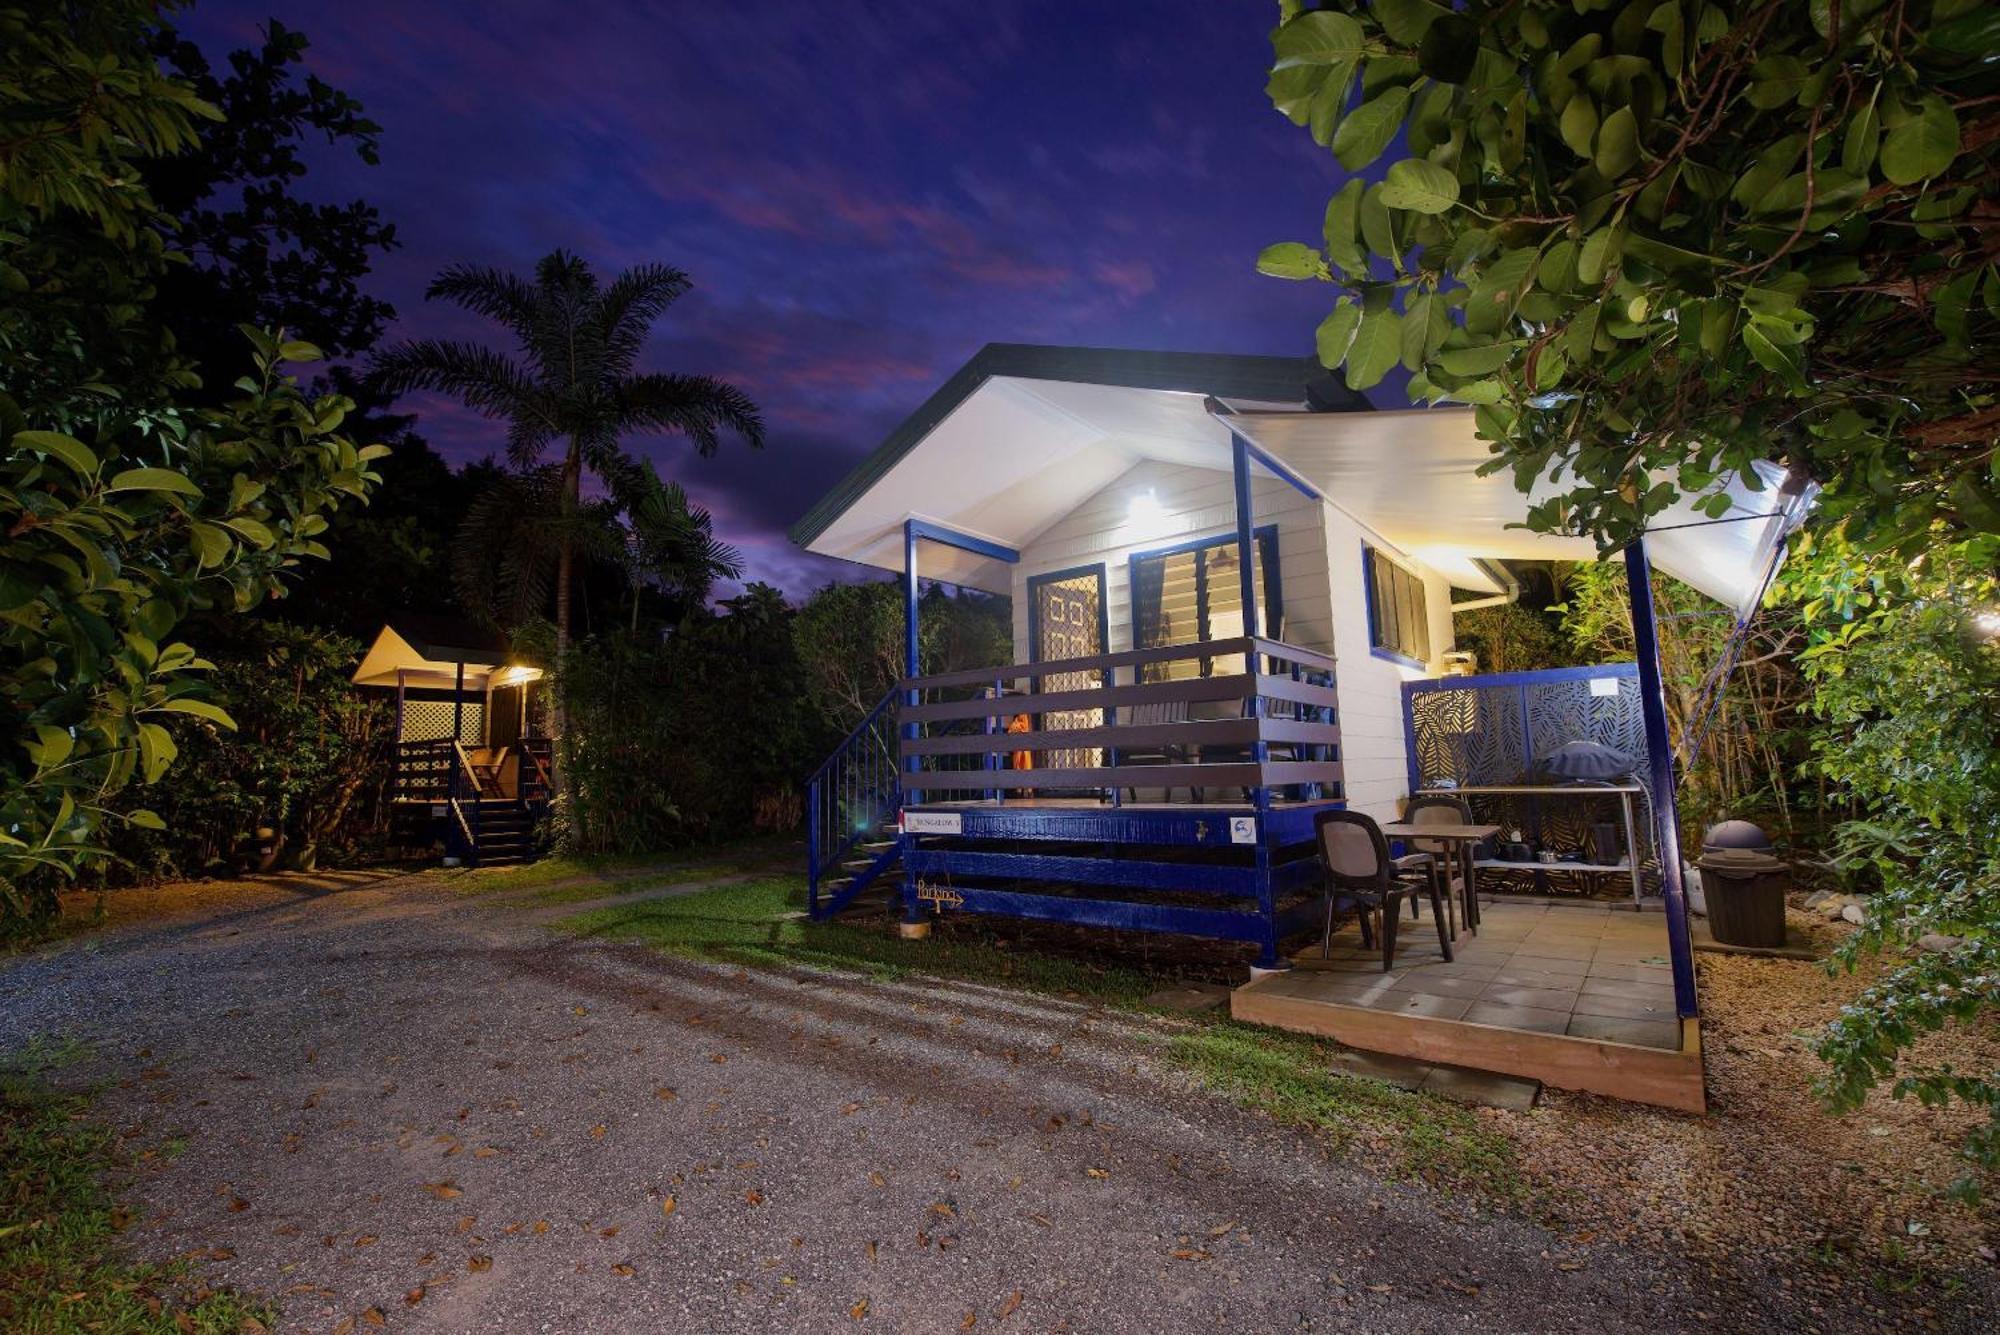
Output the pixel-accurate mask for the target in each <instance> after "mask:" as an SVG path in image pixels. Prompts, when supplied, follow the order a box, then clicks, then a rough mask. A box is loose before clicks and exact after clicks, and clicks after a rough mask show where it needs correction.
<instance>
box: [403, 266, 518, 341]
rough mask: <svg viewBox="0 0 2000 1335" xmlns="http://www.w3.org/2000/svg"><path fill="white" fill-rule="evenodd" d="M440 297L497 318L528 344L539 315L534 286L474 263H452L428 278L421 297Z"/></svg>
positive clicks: (489, 317)
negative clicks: (430, 278)
mask: <svg viewBox="0 0 2000 1335" xmlns="http://www.w3.org/2000/svg"><path fill="white" fill-rule="evenodd" d="M440 297H441V298H443V299H444V300H446V301H449V302H452V303H454V304H455V305H458V306H462V307H464V308H465V309H466V310H469V311H471V312H472V313H473V314H475V315H483V316H485V317H486V318H487V319H489V320H497V321H499V322H500V323H501V324H503V325H505V326H506V327H507V328H508V330H510V331H511V332H512V333H513V335H514V337H515V338H517V339H519V340H520V341H521V343H522V345H523V346H529V345H530V344H531V342H532V339H533V337H534V332H535V323H536V321H537V319H538V318H539V315H540V312H539V304H540V303H539V300H538V297H537V294H536V292H535V289H534V287H533V286H531V285H530V284H528V283H524V282H522V281H521V280H520V279H519V278H516V277H515V276H514V275H513V274H510V273H508V272H506V271H505V270H503V269H493V268H488V267H487V266H485V265H478V264H454V265H452V266H451V267H450V268H448V269H446V270H444V271H443V272H442V273H440V274H438V276H437V277H436V278H433V279H432V280H431V285H430V286H429V287H427V288H425V289H424V299H425V300H427V301H429V300H435V299H437V298H440Z"/></svg>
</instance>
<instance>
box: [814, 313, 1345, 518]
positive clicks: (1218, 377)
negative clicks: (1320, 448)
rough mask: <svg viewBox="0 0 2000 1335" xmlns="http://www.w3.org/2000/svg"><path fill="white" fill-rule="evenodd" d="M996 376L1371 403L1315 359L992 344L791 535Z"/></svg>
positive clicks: (866, 484) (832, 508)
mask: <svg viewBox="0 0 2000 1335" xmlns="http://www.w3.org/2000/svg"><path fill="white" fill-rule="evenodd" d="M996 376H1006V377H1012V378H1016V379H1021V380H1046V381H1055V382H1059V383H1068V384H1078V385H1107V386H1113V387H1117V388H1121V389H1150V390H1170V391H1175V392H1179V393H1184V394H1201V395H1209V396H1212V397H1214V398H1218V399H1242V400H1247V401H1254V402H1259V403H1273V404H1304V403H1306V402H1307V401H1308V399H1310V400H1311V401H1312V405H1313V406H1314V407H1315V408H1318V409H1321V410H1334V411H1355V410H1366V409H1367V407H1368V401H1367V400H1366V399H1365V398H1363V397H1362V396H1361V395H1360V394H1359V393H1357V392H1355V391H1354V390H1351V389H1348V388H1347V387H1346V386H1345V385H1343V384H1341V383H1339V382H1338V381H1337V380H1334V379H1333V378H1332V377H1330V376H1328V375H1327V373H1326V371H1325V370H1324V369H1322V368H1321V366H1320V364H1319V363H1318V362H1317V361H1315V360H1314V359H1312V358H1310V357H1253V356H1246V355H1244V354H1240V353H1228V352H1144V351H1138V350H1134V349H1129V348H1067V347H1056V346H1052V345H1045V344H1036V343H988V344H987V345H986V346H985V347H983V348H981V349H980V350H979V351H978V353H976V354H975V355H974V356H973V358H972V360H971V361H969V362H967V363H966V364H965V365H963V366H961V367H959V368H958V370H957V371H956V372H954V373H953V374H952V376H951V378H950V379H949V380H947V381H945V382H944V384H942V385H940V386H939V387H938V389H937V392H936V393H934V394H932V395H931V396H930V397H929V398H928V399H925V400H924V402H923V404H922V405H921V406H920V407H919V408H918V409H917V410H916V411H915V412H913V413H911V414H910V415H909V416H908V417H906V418H904V419H903V421H902V422H901V423H900V424H899V425H898V426H897V427H896V429H895V430H894V431H891V432H890V433H889V434H888V436H887V437H885V438H884V439H883V441H882V443H881V444H880V445H878V446H876V448H875V452H874V453H872V454H870V455H869V456H868V457H867V458H866V459H863V460H862V461H861V462H860V464H859V465H857V466H856V467H855V469H854V471H853V472H851V473H849V474H848V475H847V476H846V477H844V478H842V479H841V481H840V484H839V485H838V486H836V487H835V488H834V489H833V490H832V491H830V492H828V493H827V494H826V496H825V497H824V498H822V499H821V500H820V502H819V503H818V504H817V505H815V506H813V508H812V509H810V510H808V511H807V512H806V513H805V516H804V517H803V518H802V519H800V520H799V521H798V523H796V524H794V525H792V529H791V539H792V541H793V542H795V543H797V544H798V545H799V546H801V547H810V546H811V545H812V543H813V541H814V539H816V538H818V537H819V536H820V535H821V534H823V533H825V532H826V530H827V529H828V528H829V527H831V526H832V524H833V522H834V521H835V520H837V519H838V518H840V516H841V515H842V514H844V513H845V512H846V511H847V509H848V507H850V506H851V505H853V504H854V502H855V501H857V500H859V499H860V498H861V497H862V496H863V495H864V494H865V493H866V492H867V491H868V489H869V488H870V487H872V486H874V485H875V483H877V482H878V481H880V480H881V479H882V478H883V477H885V476H887V474H888V473H889V471H890V470H891V469H893V468H894V467H895V466H896V464H897V463H898V462H900V461H901V460H902V458H903V457H904V456H905V455H907V454H908V453H909V452H910V451H911V450H913V449H915V448H916V447H917V445H918V443H919V442H921V441H922V440H923V439H924V437H925V436H928V435H929V434H930V433H931V431H932V430H933V429H934V428H935V427H937V426H938V425H939V424H940V423H942V422H943V421H944V420H945V419H946V418H947V417H949V416H951V414H952V412H953V411H954V410H955V409H957V408H958V406H959V405H960V404H962V403H964V402H965V401H966V400H967V399H969V398H971V397H972V396H973V395H974V394H975V393H976V392H978V390H979V389H980V387H981V386H983V385H984V384H985V383H986V382H987V381H988V380H990V379H992V378H994V377H996Z"/></svg>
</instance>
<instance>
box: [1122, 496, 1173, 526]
mask: <svg viewBox="0 0 2000 1335" xmlns="http://www.w3.org/2000/svg"><path fill="white" fill-rule="evenodd" d="M1166 513H1167V512H1166V511H1165V510H1164V509H1163V508H1161V506H1160V498H1159V497H1158V496H1157V495H1155V494H1154V492H1153V489H1152V488H1151V487H1148V488H1147V489H1146V490H1144V491H1142V492H1140V493H1139V494H1138V495H1136V496H1134V497H1133V498H1132V504H1131V506H1130V508H1129V510H1128V511H1127V517H1128V518H1129V519H1130V520H1131V521H1132V522H1133V523H1134V524H1136V525H1138V526H1139V527H1141V528H1150V527H1152V526H1153V525H1154V524H1157V523H1159V522H1160V520H1161V519H1163V518H1165V517H1166Z"/></svg>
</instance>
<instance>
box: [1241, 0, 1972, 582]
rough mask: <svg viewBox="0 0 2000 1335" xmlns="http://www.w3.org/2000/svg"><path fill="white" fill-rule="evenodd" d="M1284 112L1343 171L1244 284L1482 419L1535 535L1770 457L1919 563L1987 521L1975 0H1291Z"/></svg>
mask: <svg viewBox="0 0 2000 1335" xmlns="http://www.w3.org/2000/svg"><path fill="white" fill-rule="evenodd" d="M1279 13H1280V20H1281V21H1280V24H1279V26H1278V27H1277V29H1276V30H1275V31H1274V32H1273V33H1272V47H1273V50H1274V52H1275V56H1276V60H1275V63H1274V65H1273V68H1272V71H1271V76H1270V82H1269V84H1268V86H1267V92H1268V93H1269V95H1270V97H1271V100H1272V102H1273V104H1274V105H1275V106H1276V107H1277V108H1278V110H1280V111H1281V112H1283V113H1284V114H1285V115H1286V116H1288V117H1289V118H1290V119H1291V120H1292V121H1293V122H1294V123H1296V124H1298V125H1300V126H1303V127H1305V128H1306V129H1307V130H1308V131H1309V132H1310V133H1311V135H1312V136H1313V138H1314V140H1315V141H1316V142H1317V143H1319V144H1321V145H1323V146H1325V147H1326V148H1327V149H1328V150H1329V151H1330V152H1331V153H1332V155H1333V156H1334V158H1335V159H1336V160H1337V161H1338V162H1339V164H1340V165H1341V166H1342V167H1343V168H1345V169H1346V170H1347V171H1349V172H1356V173H1359V172H1363V171H1364V170H1369V169H1372V168H1373V167H1374V165H1375V164H1376V163H1377V162H1378V160H1380V159H1381V158H1382V157H1383V156H1384V155H1385V154H1387V153H1388V152H1389V151H1390V149H1391V147H1392V145H1396V144H1398V143H1400V144H1402V145H1403V146H1405V147H1406V148H1407V155H1406V156H1402V157H1399V158H1397V159H1396V160H1394V161H1392V162H1390V163H1389V165H1388V166H1387V168H1386V171H1385V172H1384V173H1383V174H1382V176H1381V179H1379V180H1374V181H1372V182H1371V181H1370V180H1367V179H1364V178H1363V177H1362V176H1359V175H1357V176H1354V177H1352V178H1350V179H1349V180H1348V181H1347V182H1346V184H1344V185H1343V186H1342V187H1341V189H1340V190H1339V191H1338V192H1337V193H1336V194H1335V195H1334V196H1333V198H1332V200H1331V201H1330V202H1329V204H1328V205H1327V209H1326V214H1325V219H1324V226H1323V234H1322V236H1321V237H1320V238H1318V239H1316V240H1314V241H1311V242H1284V243H1281V244H1278V245H1274V246H1271V247H1269V248H1267V249H1266V250H1265V251H1264V252H1263V253H1262V255H1261V256H1260V257H1259V260H1258V267H1259V268H1260V269H1261V270H1262V271H1263V272H1265V273H1268V274H1273V275H1276V276H1279V277H1283V278H1292V279H1317V280H1321V281H1325V282H1330V283H1333V284H1335V285H1337V286H1339V287H1341V288H1342V289H1343V292H1342V295H1341V296H1340V297H1339V298H1337V300H1336V301H1335V304H1334V307H1333V310H1332V311H1331V312H1330V313H1329V314H1328V316H1327V317H1326V319H1325V321H1324V322H1323V323H1322V324H1321V325H1320V327H1319V330H1318V336H1317V341H1318V351H1319V356H1320V360H1321V361H1322V362H1324V363H1325V364H1326V365H1327V366H1329V367H1344V368H1345V373H1346V378H1347V382H1348V384H1349V385H1351V386H1354V387H1356V388H1366V387H1368V386H1372V385H1374V384H1377V383H1378V382H1380V381H1382V380H1383V379H1384V377H1385V376H1387V375H1388V374H1389V372H1390V371H1391V370H1392V369H1393V368H1395V367H1396V366H1397V365H1398V364H1400V365H1401V366H1403V367H1404V368H1406V369H1407V370H1408V371H1409V372H1410V373H1411V378H1410V394H1411V397H1412V400H1413V401H1416V400H1432V401H1452V402H1457V403H1466V404H1472V405H1474V406H1475V412H1476V417H1477V421H1478V427H1479V431H1480V434H1481V436H1482V437H1484V438H1485V439H1486V440H1487V441H1489V442H1490V444H1491V449H1492V451H1493V455H1494V457H1493V458H1492V459H1491V460H1490V461H1489V462H1488V464H1487V465H1486V467H1487V469H1488V471H1499V470H1506V471H1511V472H1512V474H1513V475H1514V477H1515V479H1516V481H1517V482H1518V483H1519V485H1520V486H1521V489H1522V490H1523V491H1526V490H1528V489H1529V488H1530V486H1531V485H1533V484H1534V483H1535V482H1536V481H1537V480H1538V479H1543V478H1548V479H1551V480H1553V481H1555V482H1557V483H1559V484H1560V485H1559V486H1558V487H1556V488H1555V489H1554V490H1553V494H1550V495H1548V496H1547V497H1546V499H1543V500H1540V501H1539V502H1538V503H1537V504H1536V505H1535V506H1534V507H1533V508H1532V511H1531V515H1530V523H1531V526H1532V527H1534V528H1537V529H1539V530H1542V531H1548V532H1565V533H1576V534H1588V535H1591V536H1594V537H1596V538H1597V539H1598V541H1599V542H1600V544H1601V545H1602V546H1604V547H1606V548H1610V547H1614V546H1617V545H1619V544H1620V543H1622V542H1623V541H1624V540H1626V539H1628V538H1629V537H1631V536H1632V535H1633V534H1635V533H1637V532H1639V531H1641V530H1642V529H1643V528H1644V526H1645V524H1646V521H1647V520H1648V518H1649V517H1651V516H1654V515H1657V514H1658V513H1659V512H1660V511H1661V510H1663V509H1664V508H1665V507H1666V506H1668V505H1669V504H1671V503H1672V502H1673V501H1674V500H1676V499H1677V498H1678V497H1679V496H1681V495H1684V494H1685V495H1694V496H1698V497H1700V498H1701V499H1700V500H1699V501H1698V502H1697V503H1698V505H1700V506H1701V507H1702V508H1703V509H1704V511H1705V512H1706V513H1708V514H1710V515H1712V516H1716V515H1720V514H1722V513H1723V512H1724V510H1725V509H1726V507H1727V504H1728V502H1727V500H1726V498H1725V497H1724V496H1723V494H1722V492H1721V487H1722V484H1723V483H1724V482H1725V481H1726V480H1727V478H1728V477H1729V476H1730V475H1736V476H1740V477H1742V478H1743V479H1744V481H1745V483H1746V484H1747V485H1749V486H1751V487H1753V488H1755V487H1757V486H1759V485H1760V484H1759V482H1758V479H1757V476H1756V474H1755V473H1754V472H1753V471H1752V465H1753V463H1755V462H1756V461H1759V460H1763V459H1769V458H1778V459H1782V460H1783V461H1785V462H1786V463H1788V464H1790V465H1792V466H1794V467H1797V468H1799V469H1801V470H1803V471H1804V472H1806V473H1808V474H1809V475H1811V476H1812V477H1814V478H1816V479H1817V480H1819V481H1821V482H1822V483H1823V484H1825V488H1826V489H1825V493H1824V495H1823V496H1822V499H1821V509H1822V513H1823V514H1825V515H1826V516H1828V517H1829V518H1833V519H1842V520H1846V521H1847V522H1848V524H1849V531H1850V534H1851V535H1852V536H1853V537H1855V538H1856V539H1865V540H1866V541H1868V542H1869V543H1871V544H1873V545H1876V546H1885V547H1895V548H1897V549H1898V550H1901V551H1903V552H1904V554H1906V555H1910V554H1914V553H1915V552H1916V551H1917V550H1920V549H1921V548H1922V547H1923V546H1925V545H1926V544H1927V543H1929V542H1930V541H1931V534H1932V531H1933V526H1934V525H1937V524H1942V525H1944V526H1945V528H1946V529H1947V530H1949V531H1953V532H1967V531H1971V532H1991V531H1995V530H2000V472H1996V467H2000V465H1996V461H1995V460H1996V456H1995V448H1994V447H1995V439H1996V435H2000V403H1996V400H1995V381H1994V364H1995V358H1994V356H1993V337H1994V332H1995V330H1996V328H2000V273H1996V268H1995V263H1994V260H1995V256H1996V253H2000V240H1996V211H1995V208H1994V205H1993V202H1992V201H1993V183H1994V179H1995V175H1996V167H2000V163H1997V162H1996V152H1995V145H1996V142H2000V95H1996V94H2000V66H1996V65H1995V62H1994V61H1993V60H1992V59H1991V56H1992V52H1993V50H1994V49H1995V46H1996V42H2000V19H1996V17H1995V10H1994V9H1993V7H1992V6H1990V5H1982V4H1981V3H1980V0H1805V2H1801V0H1627V2H1626V3H1619V0H1563V2H1561V3H1557V2H1555V0H1466V3H1464V4H1462V5H1458V6H1448V5H1444V4H1439V3H1433V0H1375V3H1373V4H1369V5H1365V6H1364V5H1363V4H1362V3H1360V0H1339V2H1338V3H1335V4H1332V5H1329V6H1327V7H1322V8H1318V9H1304V8H1302V6H1301V5H1300V4H1299V3H1298V0H1284V2H1283V3H1281V5H1280V7H1279Z"/></svg>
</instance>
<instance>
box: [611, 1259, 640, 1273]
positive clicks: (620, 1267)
mask: <svg viewBox="0 0 2000 1335" xmlns="http://www.w3.org/2000/svg"><path fill="white" fill-rule="evenodd" d="M611 1273H612V1274H614V1275H636V1274H638V1273H639V1272H638V1271H636V1270H634V1269H633V1268H632V1267H631V1266H629V1265H626V1264H625V1263H624V1262H623V1261H620V1262H619V1263H618V1264H617V1265H614V1266H612V1267H611Z"/></svg>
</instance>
